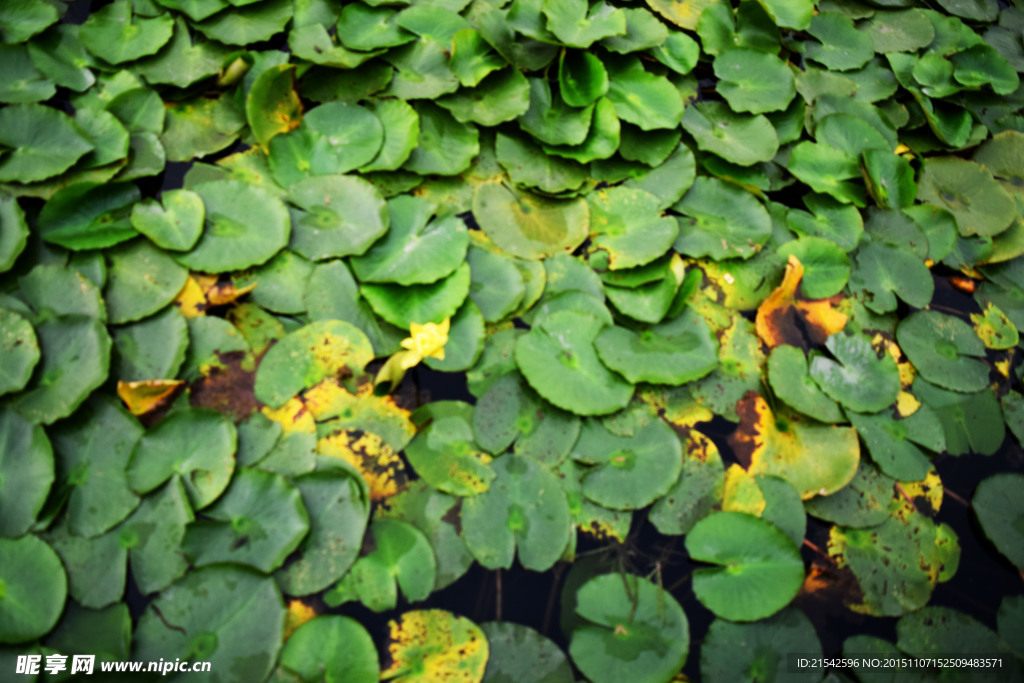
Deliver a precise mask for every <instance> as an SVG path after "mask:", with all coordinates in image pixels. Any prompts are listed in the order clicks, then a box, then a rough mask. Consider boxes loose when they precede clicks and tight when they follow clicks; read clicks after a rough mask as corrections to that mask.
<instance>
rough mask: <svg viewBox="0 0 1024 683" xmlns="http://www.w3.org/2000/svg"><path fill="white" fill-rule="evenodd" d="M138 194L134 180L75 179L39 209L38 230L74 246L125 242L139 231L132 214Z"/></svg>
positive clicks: (61, 242) (68, 245) (97, 246)
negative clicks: (119, 181)
mask: <svg viewBox="0 0 1024 683" xmlns="http://www.w3.org/2000/svg"><path fill="white" fill-rule="evenodd" d="M139 197H140V193H139V188H137V187H136V186H135V185H134V184H132V183H109V184H102V183H76V184H74V185H71V186H69V187H66V188H64V189H63V190H60V191H59V192H57V193H56V194H55V195H54V197H53V199H51V200H50V201H49V202H47V203H46V206H44V207H43V210H42V211H40V212H39V232H40V234H41V235H42V237H43V239H45V240H46V241H48V242H52V243H54V244H59V245H60V246H62V247H65V248H67V249H75V250H79V249H98V248H100V247H109V246H112V245H114V244H118V243H119V242H124V241H125V240H127V239H131V238H132V237H135V236H136V235H137V234H138V233H137V232H136V231H135V228H133V227H132V226H131V223H130V222H129V214H130V212H131V206H132V204H134V203H135V202H136V201H138V200H139Z"/></svg>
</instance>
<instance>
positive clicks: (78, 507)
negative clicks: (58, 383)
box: [50, 395, 145, 537]
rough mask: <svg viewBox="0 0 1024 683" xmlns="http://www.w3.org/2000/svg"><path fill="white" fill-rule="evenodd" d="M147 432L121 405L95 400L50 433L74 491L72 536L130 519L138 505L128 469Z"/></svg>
mask: <svg viewBox="0 0 1024 683" xmlns="http://www.w3.org/2000/svg"><path fill="white" fill-rule="evenodd" d="M144 431H145V430H144V429H143V428H142V426H141V425H139V423H138V421H137V420H136V419H135V418H134V417H132V416H131V415H130V414H129V413H128V411H126V410H125V409H124V408H122V407H121V404H120V402H119V401H117V400H115V399H113V398H109V397H106V396H102V395H97V396H96V397H94V398H93V399H91V400H90V401H89V402H88V403H86V404H85V405H84V406H83V407H82V409H81V410H79V411H78V412H77V413H76V414H75V416H74V418H73V419H71V420H68V421H66V422H62V423H61V425H60V428H59V429H54V430H52V431H51V433H50V438H51V440H52V441H53V447H54V450H55V451H56V453H57V461H58V463H59V467H58V471H59V472H61V473H62V480H63V483H65V484H67V485H68V486H70V487H71V493H70V498H69V499H68V508H67V510H68V517H69V522H70V530H71V533H73V534H75V535H77V536H86V537H92V536H97V535H99V534H102V533H103V532H105V531H107V530H109V529H110V528H111V527H113V526H114V525H115V524H117V523H118V522H120V521H121V520H123V519H124V518H125V517H127V516H128V515H129V514H130V513H131V512H132V510H134V509H135V508H136V507H137V506H138V504H139V497H138V496H137V495H135V493H134V492H133V491H132V490H131V488H130V487H129V482H128V477H127V474H126V472H125V469H126V468H127V466H128V462H129V459H130V458H131V455H132V449H133V448H134V447H135V444H136V443H138V441H139V438H140V437H141V436H142V435H143V432H144Z"/></svg>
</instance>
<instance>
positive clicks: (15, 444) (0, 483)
mask: <svg viewBox="0 0 1024 683" xmlns="http://www.w3.org/2000/svg"><path fill="white" fill-rule="evenodd" d="M0 470H2V471H3V473H4V476H3V478H2V479H0V536H8V537H15V536H21V535H22V534H24V533H25V532H26V531H28V530H29V527H31V526H32V524H33V522H35V520H36V516H37V515H38V514H39V512H40V510H42V509H43V503H45V502H46V496H47V495H48V494H49V492H50V486H51V485H52V484H53V478H54V473H53V448H52V447H51V446H50V440H49V439H48V438H46V432H44V431H43V428H42V427H40V426H39V425H33V424H29V423H28V422H26V421H25V419H24V418H22V417H21V416H20V415H18V414H17V413H16V412H14V411H13V410H11V409H10V408H3V409H0Z"/></svg>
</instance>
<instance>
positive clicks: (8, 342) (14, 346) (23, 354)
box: [0, 308, 40, 518]
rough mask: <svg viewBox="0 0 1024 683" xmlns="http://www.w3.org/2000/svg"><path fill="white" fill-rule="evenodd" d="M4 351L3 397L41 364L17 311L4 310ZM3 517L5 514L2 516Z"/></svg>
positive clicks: (0, 317)
mask: <svg viewBox="0 0 1024 683" xmlns="http://www.w3.org/2000/svg"><path fill="white" fill-rule="evenodd" d="M0 329H2V330H3V333H0V352H2V353H3V357H4V363H3V367H2V368H0V394H7V393H10V392H12V391H18V390H20V389H23V388H24V387H25V385H26V384H28V381H29V379H30V378H31V377H32V370H33V369H35V367H36V364H37V363H39V356H40V353H39V341H38V340H37V339H36V333H35V330H34V329H33V328H32V325H31V323H29V321H28V320H26V319H25V318H23V317H22V316H20V315H18V314H17V313H15V312H14V311H9V310H7V309H4V308H0ZM0 518H2V515H0Z"/></svg>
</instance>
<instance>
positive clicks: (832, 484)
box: [732, 394, 860, 499]
mask: <svg viewBox="0 0 1024 683" xmlns="http://www.w3.org/2000/svg"><path fill="white" fill-rule="evenodd" d="M736 410H737V413H739V415H740V418H741V422H740V427H739V429H738V430H737V432H736V433H735V434H734V435H733V437H732V438H733V440H734V448H736V449H737V450H738V457H740V459H741V461H743V462H749V463H750V464H749V466H748V467H747V470H748V471H749V472H750V473H751V474H772V475H775V476H777V477H780V478H782V479H785V480H786V481H788V482H789V483H790V484H792V485H793V486H794V487H795V488H796V490H797V491H799V492H800V497H801V498H804V499H807V498H811V497H813V496H816V495H822V496H827V495H830V494H832V493H835V492H836V491H838V490H839V489H841V488H843V487H844V486H846V484H848V483H849V482H850V480H851V479H852V478H853V475H854V474H855V473H856V472H857V463H858V461H859V460H860V445H859V443H858V441H857V433H856V431H855V430H854V429H852V428H848V427H834V426H824V425H819V424H814V423H809V422H804V421H801V420H800V419H799V417H797V416H795V415H792V416H790V415H786V414H785V413H783V412H782V411H779V412H777V413H776V412H774V411H772V410H771V409H770V408H769V407H768V404H767V402H765V400H764V399H763V398H761V397H760V396H757V395H752V394H748V395H747V396H746V397H744V399H743V400H742V401H741V402H740V403H739V405H738V406H737V408H736ZM825 453H827V454H828V457H827V458H826V457H823V454H825ZM748 454H749V455H748Z"/></svg>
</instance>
